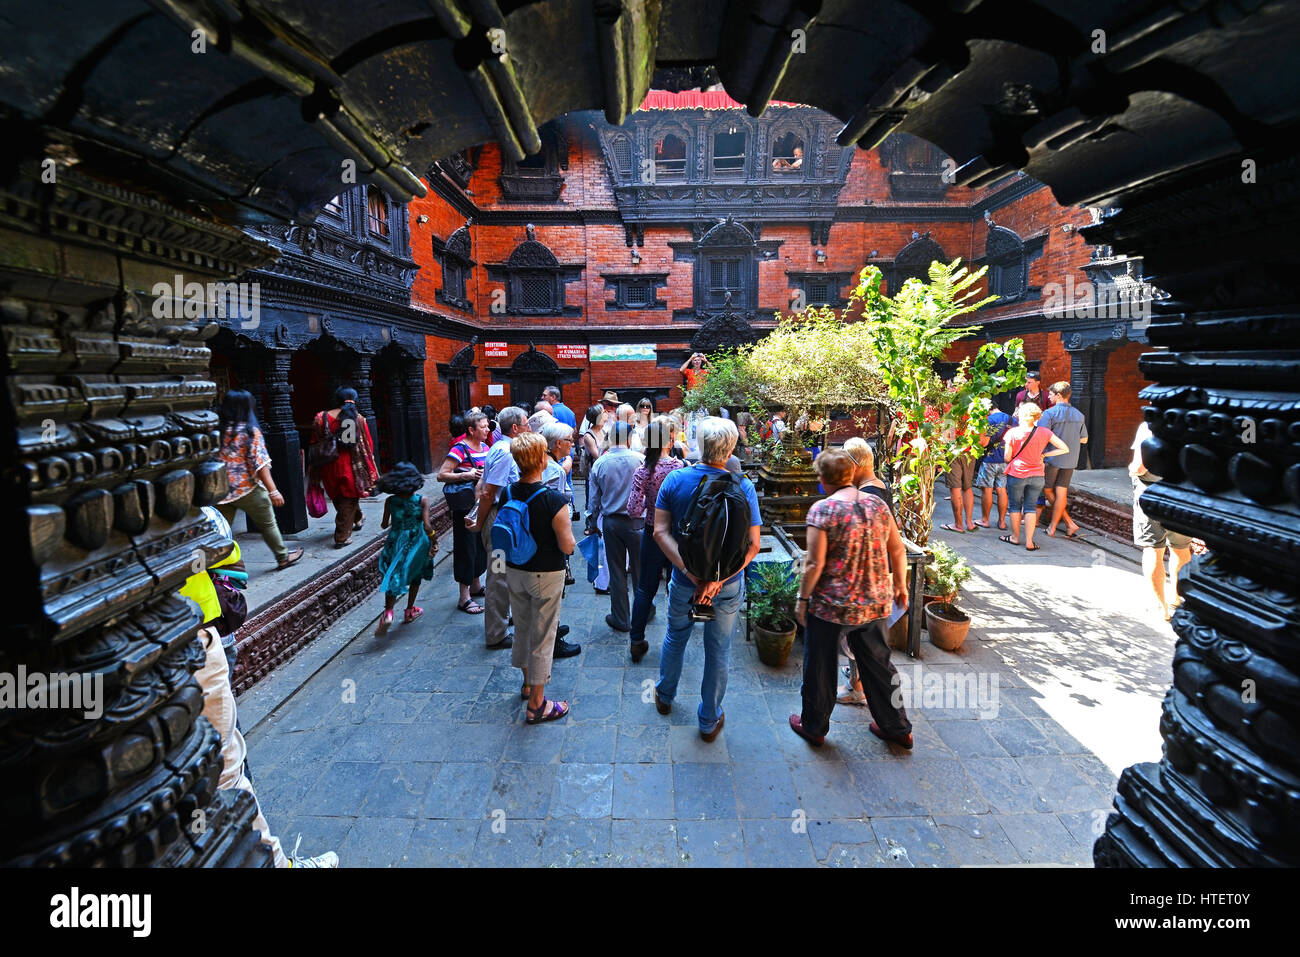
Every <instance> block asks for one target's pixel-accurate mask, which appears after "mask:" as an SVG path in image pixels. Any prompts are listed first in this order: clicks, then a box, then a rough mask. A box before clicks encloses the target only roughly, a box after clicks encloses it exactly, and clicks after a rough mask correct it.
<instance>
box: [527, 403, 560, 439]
mask: <svg viewBox="0 0 1300 957" xmlns="http://www.w3.org/2000/svg"><path fill="white" fill-rule="evenodd" d="M554 421H555V416H553V415H551V413H550V412H547V411H546V410H545V409H538V410H537V411H536V412H534V413H533V414H532V415H530V416H529V417H528V431H529V432H536V433H537V434H538V435H541V434H542V429H544V428H546V427H547V426H548V425H550V424H551V423H552V422H554Z"/></svg>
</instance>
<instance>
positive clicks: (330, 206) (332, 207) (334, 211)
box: [324, 195, 343, 219]
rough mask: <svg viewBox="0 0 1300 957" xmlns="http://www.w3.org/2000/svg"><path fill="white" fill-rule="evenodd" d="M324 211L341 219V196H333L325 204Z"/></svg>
mask: <svg viewBox="0 0 1300 957" xmlns="http://www.w3.org/2000/svg"><path fill="white" fill-rule="evenodd" d="M324 212H326V213H328V214H329V215H330V216H333V217H335V218H336V219H342V218H343V197H342V196H341V195H340V196H335V197H334V198H333V199H331V200H330V201H329V202H328V203H326V204H325V209H324Z"/></svg>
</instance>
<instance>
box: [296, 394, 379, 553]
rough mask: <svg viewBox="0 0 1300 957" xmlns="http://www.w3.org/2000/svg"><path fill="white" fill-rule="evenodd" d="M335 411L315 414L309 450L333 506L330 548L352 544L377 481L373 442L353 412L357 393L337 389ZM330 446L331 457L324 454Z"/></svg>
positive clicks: (360, 419) (326, 453) (361, 416)
mask: <svg viewBox="0 0 1300 957" xmlns="http://www.w3.org/2000/svg"><path fill="white" fill-rule="evenodd" d="M338 403H339V404H338V407H337V408H334V409H329V410H328V411H325V412H317V413H316V419H315V421H314V423H313V428H312V450H313V453H315V454H316V456H317V457H318V458H323V459H326V461H322V462H320V464H319V465H318V466H317V469H316V472H317V476H318V477H319V479H320V482H321V484H322V485H324V486H325V494H326V495H328V496H329V497H330V501H332V502H333V503H334V547H335V548H343V547H344V546H345V545H350V544H351V543H352V533H353V532H354V531H356V530H358V529H360V528H361V525H362V523H363V521H364V519H363V518H362V516H361V500H362V499H363V498H365V497H367V496H368V495H369V494H370V492H371V490H372V489H373V488H374V487H375V480H376V479H378V478H379V470H378V469H377V468H376V467H375V452H374V448H375V446H374V442H373V441H372V440H371V438H370V426H369V425H367V424H366V417H365V416H364V415H361V414H360V413H358V412H357V390H356V389H347V388H344V389H339V391H338ZM331 445H332V446H333V452H334V457H333V458H330V457H329V454H328V452H324V454H322V452H321V451H317V450H328V449H329V448H330V446H331Z"/></svg>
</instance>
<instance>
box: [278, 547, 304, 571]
mask: <svg viewBox="0 0 1300 957" xmlns="http://www.w3.org/2000/svg"><path fill="white" fill-rule="evenodd" d="M302 556H303V551H302V549H301V548H295V549H294V550H293V551H291V552H290V553H289V554H288V555H285V556H284V561H282V562H280V564H279V566H278V567H279V568H288V567H289V566H290V565H292V564H293V563H294V562H296V561H297V560H298V559H300V558H302Z"/></svg>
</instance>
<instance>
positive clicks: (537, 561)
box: [492, 432, 575, 724]
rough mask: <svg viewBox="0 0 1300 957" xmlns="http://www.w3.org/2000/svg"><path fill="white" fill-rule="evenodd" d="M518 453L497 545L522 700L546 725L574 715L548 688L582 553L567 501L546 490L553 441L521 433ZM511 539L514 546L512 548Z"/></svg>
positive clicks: (496, 530) (501, 505) (530, 717)
mask: <svg viewBox="0 0 1300 957" xmlns="http://www.w3.org/2000/svg"><path fill="white" fill-rule="evenodd" d="M510 455H511V457H512V458H513V459H514V460H515V465H516V466H517V467H518V468H519V481H518V482H515V483H513V484H511V485H507V486H506V487H505V488H503V489H502V490H501V494H500V496H499V498H498V499H497V506H498V508H497V518H496V522H495V523H494V525H493V528H492V542H493V548H494V549H495V548H497V547H502V551H503V552H504V553H505V559H506V583H507V585H508V586H509V589H510V609H511V611H512V612H513V614H514V619H515V641H514V645H513V647H512V648H511V652H510V663H511V664H513V665H514V666H515V667H516V668H518V669H520V670H521V671H522V672H523V674H524V683H523V688H522V689H521V692H520V697H523V698H526V699H527V701H528V711H527V715H526V717H525V722H526V723H527V724H541V723H542V722H544V721H555V720H556V719H558V718H563V717H564V716H565V715H566V714H568V713H569V705H568V702H566V701H551V700H550V699H548V698H547V697H546V684H547V682H549V681H550V680H551V663H552V660H553V658H554V654H555V635H556V629H557V626H558V624H559V620H560V600H561V599H562V598H563V596H564V560H565V558H566V557H567V556H569V555H572V554H573V549H574V547H575V543H574V540H573V522H572V520H571V519H570V518H569V502H568V500H567V499H566V498H565V497H564V495H563V494H562V493H560V492H557V491H555V489H552V488H547V487H546V486H545V485H543V484H542V473H543V472H544V471H545V470H546V461H547V456H546V439H544V438H542V437H541V436H540V435H537V434H535V433H533V432H524V433H521V434H520V435H516V436H515V437H514V438H513V439H511V440H510ZM507 541H509V542H511V543H512V544H511V545H510V546H508V547H506V542H507ZM530 550H531V554H528V553H529V552H530Z"/></svg>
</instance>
